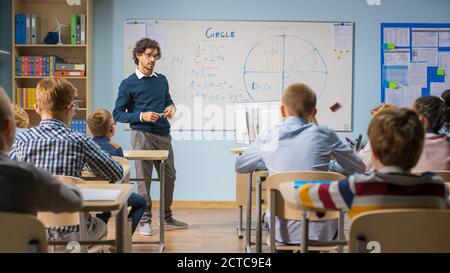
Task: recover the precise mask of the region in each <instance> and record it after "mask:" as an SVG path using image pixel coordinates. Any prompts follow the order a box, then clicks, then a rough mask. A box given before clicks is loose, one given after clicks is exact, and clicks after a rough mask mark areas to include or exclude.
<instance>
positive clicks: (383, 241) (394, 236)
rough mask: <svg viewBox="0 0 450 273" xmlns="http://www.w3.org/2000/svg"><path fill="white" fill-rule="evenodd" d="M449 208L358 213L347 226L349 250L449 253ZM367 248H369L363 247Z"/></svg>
mask: <svg viewBox="0 0 450 273" xmlns="http://www.w3.org/2000/svg"><path fill="white" fill-rule="evenodd" d="M449 230H450V211H448V210H439V209H389V210H379V211H371V212H367V213H362V214H360V215H358V216H357V217H355V218H354V219H353V221H352V224H351V226H350V240H349V247H350V252H366V251H370V249H371V248H375V251H374V252H413V253H415V252H445V253H449V252H450V232H449ZM367 249H369V250H367Z"/></svg>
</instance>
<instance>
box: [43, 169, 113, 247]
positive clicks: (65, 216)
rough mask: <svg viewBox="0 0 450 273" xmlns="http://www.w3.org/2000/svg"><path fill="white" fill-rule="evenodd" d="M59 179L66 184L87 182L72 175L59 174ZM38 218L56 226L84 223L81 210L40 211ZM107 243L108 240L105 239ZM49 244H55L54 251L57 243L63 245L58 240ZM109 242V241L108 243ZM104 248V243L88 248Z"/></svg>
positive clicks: (46, 223)
mask: <svg viewBox="0 0 450 273" xmlns="http://www.w3.org/2000/svg"><path fill="white" fill-rule="evenodd" d="M58 179H59V180H60V181H61V182H62V183H64V184H71V185H73V184H86V181H84V180H83V179H81V178H78V177H72V176H58ZM37 218H38V219H39V220H40V221H42V223H44V225H45V226H46V227H54V226H75V225H80V224H83V223H81V220H80V219H81V217H80V213H79V212H72V213H52V212H39V213H38V215H37ZM84 224H85V223H84ZM100 240H106V236H104V237H102V238H100ZM105 243H107V241H105ZM48 244H49V245H52V246H53V251H55V246H56V245H61V243H60V242H58V241H53V240H50V241H49V242H48ZM108 244H109V243H108ZM102 250H103V246H102V245H94V246H91V247H89V248H88V250H87V251H88V253H95V252H101V251H102Z"/></svg>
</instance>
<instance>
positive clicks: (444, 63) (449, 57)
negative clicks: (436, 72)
mask: <svg viewBox="0 0 450 273" xmlns="http://www.w3.org/2000/svg"><path fill="white" fill-rule="evenodd" d="M439 68H443V69H444V70H445V73H450V51H440V52H439Z"/></svg>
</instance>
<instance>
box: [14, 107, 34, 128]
mask: <svg viewBox="0 0 450 273" xmlns="http://www.w3.org/2000/svg"><path fill="white" fill-rule="evenodd" d="M14 119H15V121H16V127H17V128H22V129H26V128H28V127H29V126H30V117H29V116H28V113H27V112H26V111H25V110H23V108H21V107H20V106H18V105H17V104H14Z"/></svg>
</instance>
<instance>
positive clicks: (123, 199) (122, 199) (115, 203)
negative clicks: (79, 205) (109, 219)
mask: <svg viewBox="0 0 450 273" xmlns="http://www.w3.org/2000/svg"><path fill="white" fill-rule="evenodd" d="M76 186H77V187H79V188H80V189H108V190H120V191H121V192H120V194H119V196H118V197H117V199H116V200H112V201H111V200H109V201H83V211H115V210H119V209H120V208H122V206H123V205H125V204H127V200H128V197H129V196H130V194H131V192H132V186H131V185H130V184H77V185H76Z"/></svg>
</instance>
